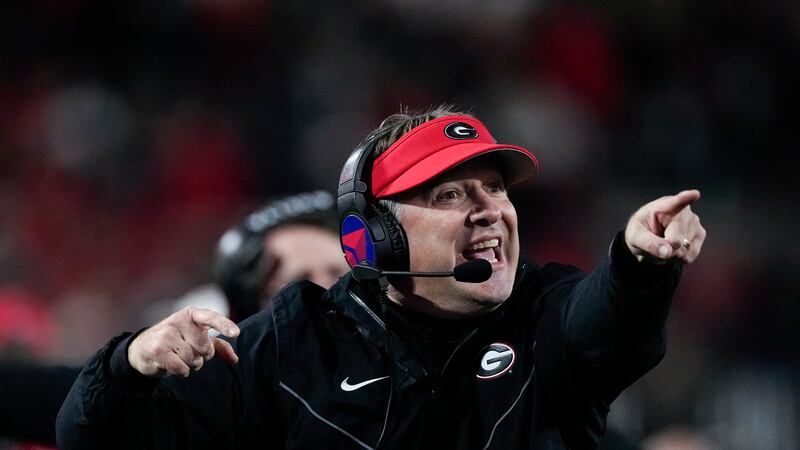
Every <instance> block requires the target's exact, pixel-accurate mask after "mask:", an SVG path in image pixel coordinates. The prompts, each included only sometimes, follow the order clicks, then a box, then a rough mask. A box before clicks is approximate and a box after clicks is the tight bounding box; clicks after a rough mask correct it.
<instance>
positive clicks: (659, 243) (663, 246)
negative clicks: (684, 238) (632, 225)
mask: <svg viewBox="0 0 800 450" xmlns="http://www.w3.org/2000/svg"><path fill="white" fill-rule="evenodd" d="M644 250H645V251H646V252H647V253H649V254H650V255H652V256H653V257H656V258H658V259H669V258H671V257H672V255H673V253H674V252H675V249H673V248H672V244H670V242H669V241H668V240H666V239H664V238H662V237H658V236H656V235H655V234H653V235H651V236H650V239H648V242H647V243H646V244H645V245H644Z"/></svg>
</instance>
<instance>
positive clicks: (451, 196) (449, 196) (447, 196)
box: [436, 189, 458, 202]
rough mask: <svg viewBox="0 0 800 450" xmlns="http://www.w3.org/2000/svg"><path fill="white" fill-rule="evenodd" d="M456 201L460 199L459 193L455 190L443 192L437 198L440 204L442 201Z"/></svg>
mask: <svg viewBox="0 0 800 450" xmlns="http://www.w3.org/2000/svg"><path fill="white" fill-rule="evenodd" d="M456 199H458V191H456V190H455V189H448V190H446V191H442V192H440V193H439V194H438V195H437V196H436V201H438V202H442V201H444V202H446V201H452V200H456Z"/></svg>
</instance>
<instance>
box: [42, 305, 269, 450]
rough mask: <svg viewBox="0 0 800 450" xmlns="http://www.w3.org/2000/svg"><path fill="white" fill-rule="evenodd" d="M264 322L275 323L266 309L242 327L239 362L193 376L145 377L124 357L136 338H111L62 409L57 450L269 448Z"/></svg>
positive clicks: (213, 364)
mask: <svg viewBox="0 0 800 450" xmlns="http://www.w3.org/2000/svg"><path fill="white" fill-rule="evenodd" d="M265 323H269V324H270V325H271V323H272V320H271V315H269V314H267V312H266V311H265V312H263V313H259V314H257V315H256V316H253V317H252V318H251V319H248V320H247V321H245V322H243V323H242V325H241V330H242V332H241V334H240V336H239V337H238V338H237V340H236V341H235V342H232V344H233V346H234V349H235V351H236V352H237V354H238V355H239V362H238V363H237V364H236V365H234V366H229V365H227V364H226V363H224V362H222V361H220V360H218V359H212V360H211V361H208V362H207V363H206V364H205V365H204V366H203V368H202V369H201V370H199V371H197V372H194V373H192V374H191V375H190V376H189V377H188V378H182V377H177V376H171V375H167V376H164V377H162V378H160V379H152V378H147V377H144V376H142V375H141V374H139V373H138V372H136V371H135V369H133V368H131V367H130V365H129V363H128V360H127V345H128V343H129V342H130V340H131V339H132V337H133V336H131V335H130V334H124V335H121V336H118V337H116V338H114V339H112V340H111V341H110V342H109V343H108V344H107V345H106V346H105V347H103V348H102V349H101V350H100V351H99V352H98V353H97V354H96V355H95V356H94V357H93V358H92V359H91V360H90V361H89V363H88V364H87V365H86V366H85V367H84V369H83V371H82V372H81V374H80V375H79V376H78V379H77V380H76V382H75V384H74V385H73V387H72V389H71V390H70V393H69V395H68V396H67V399H66V400H65V402H64V404H63V405H62V407H61V410H60V411H59V414H58V419H57V421H56V435H57V441H58V447H59V449H62V450H70V449H81V450H90V449H109V448H119V449H159V450H161V449H212V448H213V449H215V450H219V449H237V448H243V449H247V448H253V447H254V442H256V441H260V442H259V448H269V442H271V441H268V440H266V439H262V438H264V435H266V434H269V435H271V436H272V437H273V438H274V436H275V435H276V434H275V430H273V429H272V427H274V426H275V424H276V423H277V421H274V420H271V413H270V411H269V408H268V406H269V404H270V403H271V402H270V397H271V393H272V392H274V390H273V389H272V382H271V376H270V374H271V373H272V369H273V368H274V365H275V356H274V355H275V350H274V340H273V339H272V336H273V331H272V328H271V327H267V326H266V325H265ZM240 349H246V350H240ZM245 374H246V375H245ZM270 422H271V423H270ZM278 435H279V434H278Z"/></svg>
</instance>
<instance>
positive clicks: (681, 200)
mask: <svg viewBox="0 0 800 450" xmlns="http://www.w3.org/2000/svg"><path fill="white" fill-rule="evenodd" d="M697 200H700V191H698V190H697V189H689V190H686V191H681V192H678V193H677V194H675V195H671V196H667V197H662V198H660V199H658V200H656V201H654V202H653V206H654V207H655V208H656V209H657V210H658V211H659V212H662V213H668V214H677V213H679V212H680V211H681V210H682V209H683V208H685V207H687V206H688V205H691V204H692V203H694V202H696V201H697Z"/></svg>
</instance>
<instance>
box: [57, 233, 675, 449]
mask: <svg viewBox="0 0 800 450" xmlns="http://www.w3.org/2000/svg"><path fill="white" fill-rule="evenodd" d="M679 275H680V266H679V265H677V264H674V263H668V264H665V265H663V266H659V267H649V266H648V267H644V266H642V265H640V264H637V263H636V261H635V259H633V257H632V255H630V253H629V252H628V251H627V249H626V248H625V246H624V244H622V243H621V239H619V238H618V239H617V242H615V244H614V245H612V249H611V252H610V257H609V258H607V259H606V261H604V262H603V263H602V264H601V265H600V266H599V268H598V269H597V270H595V271H594V272H593V273H591V274H590V275H588V276H585V275H584V274H582V273H581V272H580V271H579V270H577V269H575V268H573V267H569V266H564V265H559V264H548V265H547V266H544V267H543V268H537V267H535V266H534V265H533V264H531V263H528V262H522V263H521V264H520V267H519V270H518V273H517V279H516V282H515V287H514V291H513V293H512V295H511V297H510V298H509V299H508V300H507V301H506V302H504V303H503V305H502V306H501V307H500V308H498V309H497V310H496V311H495V312H493V313H492V314H490V315H488V316H485V317H483V318H481V319H480V320H479V321H477V322H475V323H474V324H470V323H469V322H466V326H465V327H461V328H462V330H463V334H464V336H463V337H461V338H460V339H458V340H457V341H456V342H453V343H452V345H451V346H450V350H452V351H450V350H448V351H447V352H444V353H441V352H439V353H437V351H435V350H432V349H427V347H426V344H427V343H428V342H432V343H433V344H432V345H433V346H438V347H437V348H439V347H441V345H440V344H442V343H443V342H444V346H445V347H447V342H446V340H444V341H442V340H441V339H438V340H437V338H436V337H435V336H434V337H433V338H431V337H430V336H426V330H425V326H419V324H415V325H413V327H415V328H411V329H409V325H408V324H403V323H402V319H401V317H404V316H403V315H402V314H400V316H401V317H398V316H395V315H393V314H389V315H387V316H383V317H382V316H381V315H380V314H379V313H378V312H377V311H376V308H375V307H374V306H370V305H373V304H374V298H373V296H371V295H369V292H370V291H368V290H365V289H364V287H363V286H359V285H357V283H356V282H355V281H354V280H353V279H352V278H351V277H350V276H349V275H348V276H345V277H343V278H342V279H341V280H340V281H339V282H338V283H337V284H336V285H334V286H333V287H332V288H331V289H330V290H329V291H327V292H326V291H324V290H323V289H322V288H320V287H318V286H316V285H314V284H312V283H309V282H299V283H295V284H293V285H291V286H289V287H287V288H286V289H284V290H283V291H282V292H281V293H280V294H278V296H277V297H276V298H275V299H274V301H273V304H272V307H271V309H269V310H267V311H263V312H261V313H259V314H257V315H256V316H253V317H252V318H250V319H248V320H246V321H245V322H243V323H242V325H241V330H242V332H241V334H240V336H239V337H238V338H237V339H236V340H235V342H234V347H235V349H236V351H237V354H238V355H239V357H240V360H239V363H238V364H236V365H235V366H228V365H226V364H225V363H222V362H218V361H216V360H212V361H210V362H209V363H207V364H206V366H204V367H203V369H202V370H200V371H199V372H197V373H194V374H192V375H191V376H190V377H189V378H187V379H183V378H180V377H175V376H166V377H163V378H162V379H160V380H153V379H147V378H144V377H142V376H141V375H139V374H138V373H136V372H135V371H134V370H133V369H132V368H131V367H130V366H129V365H128V363H127V357H126V349H127V342H129V340H130V338H131V336H130V335H123V336H120V337H118V338H115V339H114V340H112V341H111V342H110V343H109V344H108V345H107V346H106V347H104V348H103V349H102V350H101V351H100V352H99V353H98V354H97V355H96V356H95V357H94V358H93V359H92V360H91V362H90V363H89V364H88V365H87V367H86V368H85V369H84V371H83V373H82V374H81V376H80V377H79V379H78V381H77V382H76V384H75V386H74V387H73V389H72V391H71V392H70V395H69V397H68V398H67V400H66V402H65V403H64V406H63V407H62V409H61V412H60V414H59V417H58V422H57V434H58V442H59V448H61V449H62V450H69V449H101V448H103V449H107V448H131V449H142V448H158V449H162V448H170V449H172V448H179V449H265V448H302V449H318V448H331V449H351V448H354V449H355V448H392V449H409V448H454V449H472V448H497V449H522V448H525V449H530V448H536V449H563V448H571V449H590V448H596V447H597V444H598V443H599V441H600V438H601V437H602V434H603V432H604V429H605V420H606V415H607V413H608V407H609V404H610V403H611V401H612V400H613V399H614V398H615V397H616V396H617V395H618V394H619V393H620V392H621V391H622V390H623V389H624V388H625V387H627V386H628V385H630V384H631V383H632V382H633V381H635V380H636V379H637V378H639V377H640V376H641V375H642V374H644V373H645V372H646V371H647V370H649V369H650V368H652V367H653V366H655V365H656V364H657V363H658V361H659V360H660V359H661V358H662V357H663V354H664V348H665V344H664V337H663V325H664V321H665V319H666V316H667V311H668V307H669V303H670V299H671V297H672V294H673V292H674V289H675V287H676V284H677V281H678V278H679ZM386 317H388V318H389V320H390V324H389V329H387V327H386V324H385V323H384V320H383V319H384V318H386ZM412 322H414V319H413V318H412ZM395 328H396V329H397V330H398V331H399V330H403V332H400V333H399V334H400V336H405V337H404V338H401V337H399V336H398V334H397V333H395V332H393V331H390V330H394V329H395ZM456 328H459V327H456ZM409 331H410V332H409ZM429 331H430V332H433V333H435V332H436V330H435V329H430V330H429ZM409 341H411V342H409ZM429 350H430V351H429ZM437 354H438V355H442V356H438V357H437V356H436V355H437ZM431 355H434V357H431ZM423 361H426V363H423ZM431 361H432V362H431ZM437 361H438V362H439V363H438V364H437V363H436V362H437Z"/></svg>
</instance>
